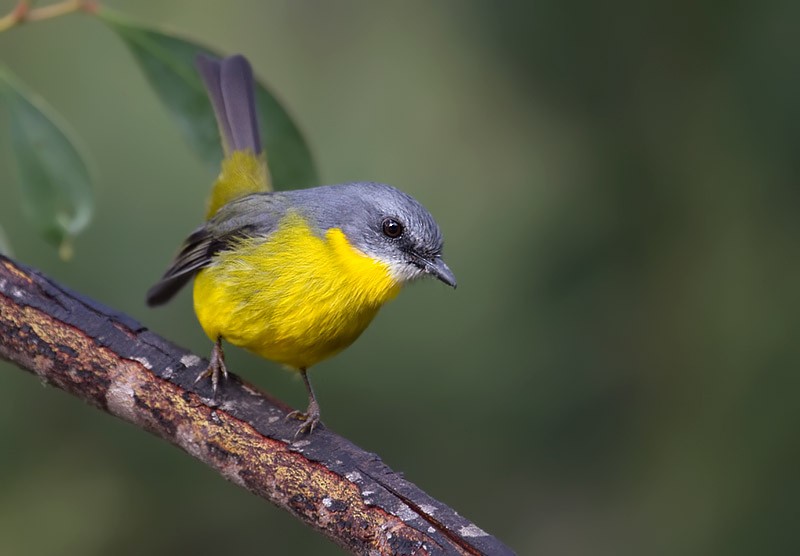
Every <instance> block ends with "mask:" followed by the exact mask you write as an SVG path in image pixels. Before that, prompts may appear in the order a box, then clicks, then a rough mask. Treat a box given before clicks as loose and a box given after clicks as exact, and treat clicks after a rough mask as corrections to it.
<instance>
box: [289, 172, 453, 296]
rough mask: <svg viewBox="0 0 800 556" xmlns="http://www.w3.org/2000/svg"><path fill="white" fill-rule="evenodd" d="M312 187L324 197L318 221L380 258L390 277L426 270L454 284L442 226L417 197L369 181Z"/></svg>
mask: <svg viewBox="0 0 800 556" xmlns="http://www.w3.org/2000/svg"><path fill="white" fill-rule="evenodd" d="M314 190H316V191H318V192H319V194H321V195H323V196H324V197H327V198H326V199H325V200H322V199H320V201H322V202H321V203H320V205H318V209H317V211H315V212H317V216H318V223H319V224H320V225H321V226H323V227H338V228H340V229H341V230H342V231H343V232H344V234H345V236H347V239H348V241H350V243H351V244H352V245H353V246H354V247H355V248H357V249H359V250H360V251H362V252H363V253H364V254H366V255H368V256H369V257H372V258H373V259H377V260H379V261H381V262H383V263H385V264H386V265H387V266H388V267H389V271H390V272H391V273H392V276H393V278H394V279H395V280H398V281H400V282H408V281H411V280H414V279H416V278H419V277H421V276H423V275H425V274H430V275H431V276H434V277H436V278H438V279H439V280H441V281H442V282H444V283H445V284H447V285H449V286H452V287H455V286H456V278H455V276H454V275H453V273H452V271H451V270H450V269H449V268H448V267H447V265H446V264H445V262H444V260H442V244H443V239H442V232H441V231H440V230H439V226H438V225H437V224H436V221H435V220H434V219H433V216H431V214H430V213H429V212H428V210H427V209H426V208H425V207H423V206H422V205H421V204H420V203H419V202H418V201H417V200H416V199H414V198H413V197H411V196H410V195H408V194H406V193H403V192H402V191H400V190H398V189H395V188H394V187H392V186H390V185H386V184H382V183H372V182H360V183H348V184H342V185H332V186H327V187H318V188H314ZM314 190H305V191H307V192H311V191H314ZM299 191H303V190H299Z"/></svg>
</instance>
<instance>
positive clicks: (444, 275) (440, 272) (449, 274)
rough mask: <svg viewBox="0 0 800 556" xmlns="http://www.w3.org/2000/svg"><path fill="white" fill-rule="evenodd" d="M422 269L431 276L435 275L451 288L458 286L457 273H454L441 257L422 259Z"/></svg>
mask: <svg viewBox="0 0 800 556" xmlns="http://www.w3.org/2000/svg"><path fill="white" fill-rule="evenodd" d="M422 269H423V270H424V271H425V272H427V273H428V274H430V275H431V276H435V277H436V278H438V279H439V280H441V281H442V282H444V283H445V284H447V285H448V286H450V287H451V288H455V287H456V277H455V274H453V271H452V270H450V268H449V267H448V266H447V265H446V264H445V262H444V260H442V258H441V257H433V258H432V259H424V260H423V261H422Z"/></svg>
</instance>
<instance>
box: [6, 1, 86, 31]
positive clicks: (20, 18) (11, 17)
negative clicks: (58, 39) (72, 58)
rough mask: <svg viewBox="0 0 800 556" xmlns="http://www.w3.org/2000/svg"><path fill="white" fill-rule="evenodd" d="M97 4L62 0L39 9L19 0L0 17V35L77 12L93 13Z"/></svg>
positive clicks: (28, 2)
mask: <svg viewBox="0 0 800 556" xmlns="http://www.w3.org/2000/svg"><path fill="white" fill-rule="evenodd" d="M96 10H97V2H96V1H94V0H62V1H61V2H56V3H55V4H50V5H47V6H42V7H41V8H31V5H30V1H29V0H19V2H17V5H16V6H14V8H13V9H12V10H11V11H10V12H9V13H7V14H6V15H4V16H3V17H0V33H2V32H3V31H8V30H9V29H11V28H13V27H16V26H17V25H21V24H22V23H28V22H32V21H43V20H45V19H52V18H54V17H61V16H63V15H67V14H71V13H74V12H77V11H84V12H89V13H91V12H95V11H96Z"/></svg>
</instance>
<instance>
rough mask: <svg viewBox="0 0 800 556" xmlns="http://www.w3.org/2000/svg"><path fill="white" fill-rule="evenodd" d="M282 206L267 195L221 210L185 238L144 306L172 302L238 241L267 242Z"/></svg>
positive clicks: (276, 197) (278, 199) (279, 199)
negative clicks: (202, 270) (249, 238)
mask: <svg viewBox="0 0 800 556" xmlns="http://www.w3.org/2000/svg"><path fill="white" fill-rule="evenodd" d="M284 202H285V195H282V194H280V193H268V194H256V195H249V196H247V197H243V198H241V199H237V200H235V201H232V202H230V203H228V204H227V205H225V206H224V207H222V208H221V209H220V210H219V211H218V212H217V214H216V215H215V216H214V218H212V219H211V220H209V221H208V222H206V224H205V225H204V226H202V227H201V228H198V229H197V230H195V231H194V232H193V233H192V234H191V235H190V236H189V237H188V238H186V241H184V242H183V247H181V250H180V252H179V253H178V255H177V256H176V257H175V259H174V260H173V261H172V264H171V265H170V267H169V268H168V269H167V271H166V272H165V273H164V276H162V277H161V280H159V281H158V283H157V284H156V285H154V286H153V287H152V288H150V290H149V291H148V292H147V304H148V305H150V306H151V307H154V306H156V305H163V304H164V303H166V302H167V301H169V300H170V299H172V297H173V296H174V295H175V294H176V293H178V291H180V289H181V288H182V287H183V286H185V285H186V284H187V282H189V280H191V279H192V277H193V276H194V275H195V274H197V272H198V271H200V270H201V269H203V268H205V267H207V266H209V265H210V264H211V262H212V260H213V258H214V255H216V254H217V253H219V252H220V251H225V250H227V249H230V248H231V247H232V246H234V245H235V244H236V243H237V242H238V241H239V240H240V239H242V238H245V237H259V236H260V237H264V238H266V237H267V236H268V235H269V234H270V233H272V231H273V230H274V229H275V227H276V226H277V223H278V221H279V219H280V216H281V214H283V206H284Z"/></svg>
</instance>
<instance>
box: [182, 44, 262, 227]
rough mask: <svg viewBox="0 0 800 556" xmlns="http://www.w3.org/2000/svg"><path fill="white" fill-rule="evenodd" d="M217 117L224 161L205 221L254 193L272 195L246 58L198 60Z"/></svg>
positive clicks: (207, 57) (206, 58)
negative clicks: (269, 193)
mask: <svg viewBox="0 0 800 556" xmlns="http://www.w3.org/2000/svg"><path fill="white" fill-rule="evenodd" d="M197 69H198V70H199V71H200V75H201V77H202V78H203V83H204V84H205V87H206V91H207V92H208V96H209V99H210V100H211V105H212V106H213V108H214V115H215V116H216V117H217V125H218V126H219V132H220V136H221V137H222V146H223V149H224V151H225V159H224V160H223V161H222V171H221V172H220V174H219V177H218V178H217V181H216V182H215V183H214V187H213V188H212V190H211V196H210V197H209V200H208V210H207V212H206V218H211V217H212V216H213V215H214V214H215V213H216V212H217V211H218V210H219V209H220V207H222V206H223V205H225V204H227V203H229V202H230V201H233V200H234V199H238V198H239V197H244V196H245V195H249V194H251V193H257V192H263V191H271V190H272V186H271V184H270V178H269V171H268V169H267V159H266V155H265V154H264V152H263V150H262V148H261V135H260V133H259V128H258V114H257V113H256V102H255V82H254V80H253V70H252V69H251V67H250V63H249V62H248V61H247V58H245V57H244V56H241V55H238V54H237V55H235V56H229V57H227V58H223V59H221V60H219V59H216V58H211V57H209V56H205V55H202V54H201V55H199V56H198V57H197Z"/></svg>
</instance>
